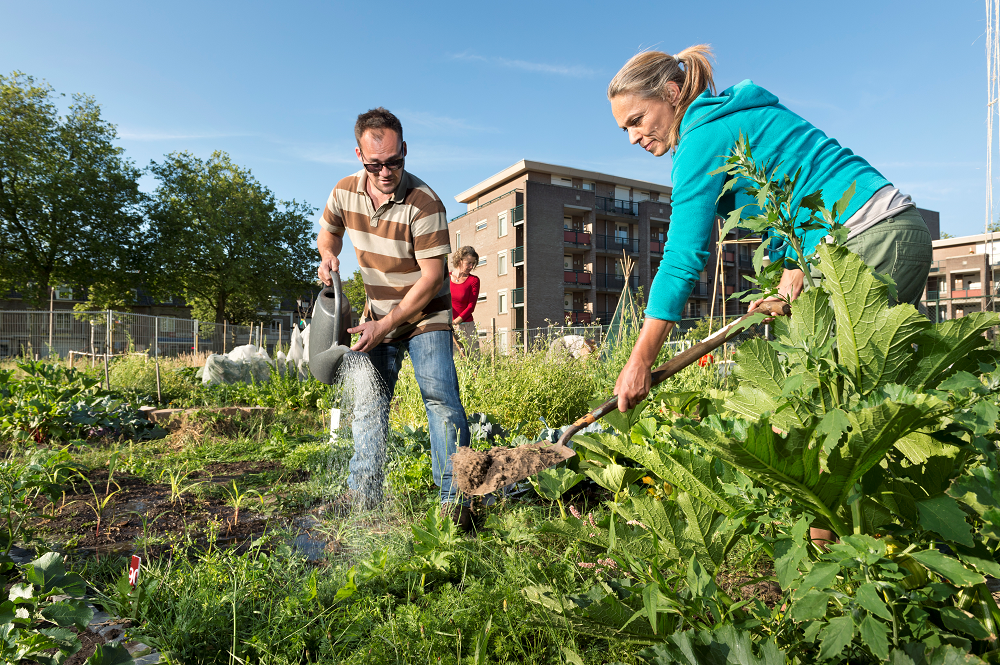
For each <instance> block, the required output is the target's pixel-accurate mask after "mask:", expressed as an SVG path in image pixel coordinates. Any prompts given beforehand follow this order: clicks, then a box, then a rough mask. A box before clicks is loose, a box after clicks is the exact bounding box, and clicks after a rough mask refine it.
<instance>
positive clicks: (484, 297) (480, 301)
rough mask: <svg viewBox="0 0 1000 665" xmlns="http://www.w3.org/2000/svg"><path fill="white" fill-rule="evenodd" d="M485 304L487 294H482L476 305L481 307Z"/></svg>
mask: <svg viewBox="0 0 1000 665" xmlns="http://www.w3.org/2000/svg"><path fill="white" fill-rule="evenodd" d="M484 302H486V294H485V293H480V294H479V297H478V298H476V305H480V304H482V303H484Z"/></svg>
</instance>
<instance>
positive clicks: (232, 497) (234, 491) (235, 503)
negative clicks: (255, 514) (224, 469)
mask: <svg viewBox="0 0 1000 665" xmlns="http://www.w3.org/2000/svg"><path fill="white" fill-rule="evenodd" d="M222 491H223V492H224V493H225V495H226V503H228V504H229V505H230V506H232V507H233V509H235V511H236V513H235V514H234V515H233V524H237V523H239V521H240V508H241V507H242V506H243V503H244V502H245V501H246V500H247V499H249V498H250V497H251V496H256V497H257V499H258V500H259V501H260V505H261V507H263V506H264V497H263V496H261V494H260V492H258V491H257V490H254V489H247V490H241V489H240V488H239V487H238V486H237V485H236V481H235V480H232V481H230V484H229V485H223V486H222Z"/></svg>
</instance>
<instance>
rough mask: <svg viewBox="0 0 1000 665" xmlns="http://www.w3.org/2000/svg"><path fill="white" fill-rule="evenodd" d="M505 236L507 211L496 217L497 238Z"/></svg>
mask: <svg viewBox="0 0 1000 665" xmlns="http://www.w3.org/2000/svg"><path fill="white" fill-rule="evenodd" d="M505 235H507V211H506V210H504V211H503V212H502V213H500V214H499V215H497V237H498V238H503V237H504V236H505Z"/></svg>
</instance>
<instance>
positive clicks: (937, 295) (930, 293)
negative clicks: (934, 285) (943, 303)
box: [926, 291, 941, 300]
mask: <svg viewBox="0 0 1000 665" xmlns="http://www.w3.org/2000/svg"><path fill="white" fill-rule="evenodd" d="M940 297H941V292H940V291H928V292H927V298H926V299H927V300H937V299H938V298H940Z"/></svg>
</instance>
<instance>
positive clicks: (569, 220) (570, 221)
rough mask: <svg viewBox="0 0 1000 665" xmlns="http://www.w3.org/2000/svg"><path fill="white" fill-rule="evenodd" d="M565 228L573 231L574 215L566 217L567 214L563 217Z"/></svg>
mask: <svg viewBox="0 0 1000 665" xmlns="http://www.w3.org/2000/svg"><path fill="white" fill-rule="evenodd" d="M563 229H565V230H567V231H572V230H573V218H572V217H565V216H564V217H563Z"/></svg>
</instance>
